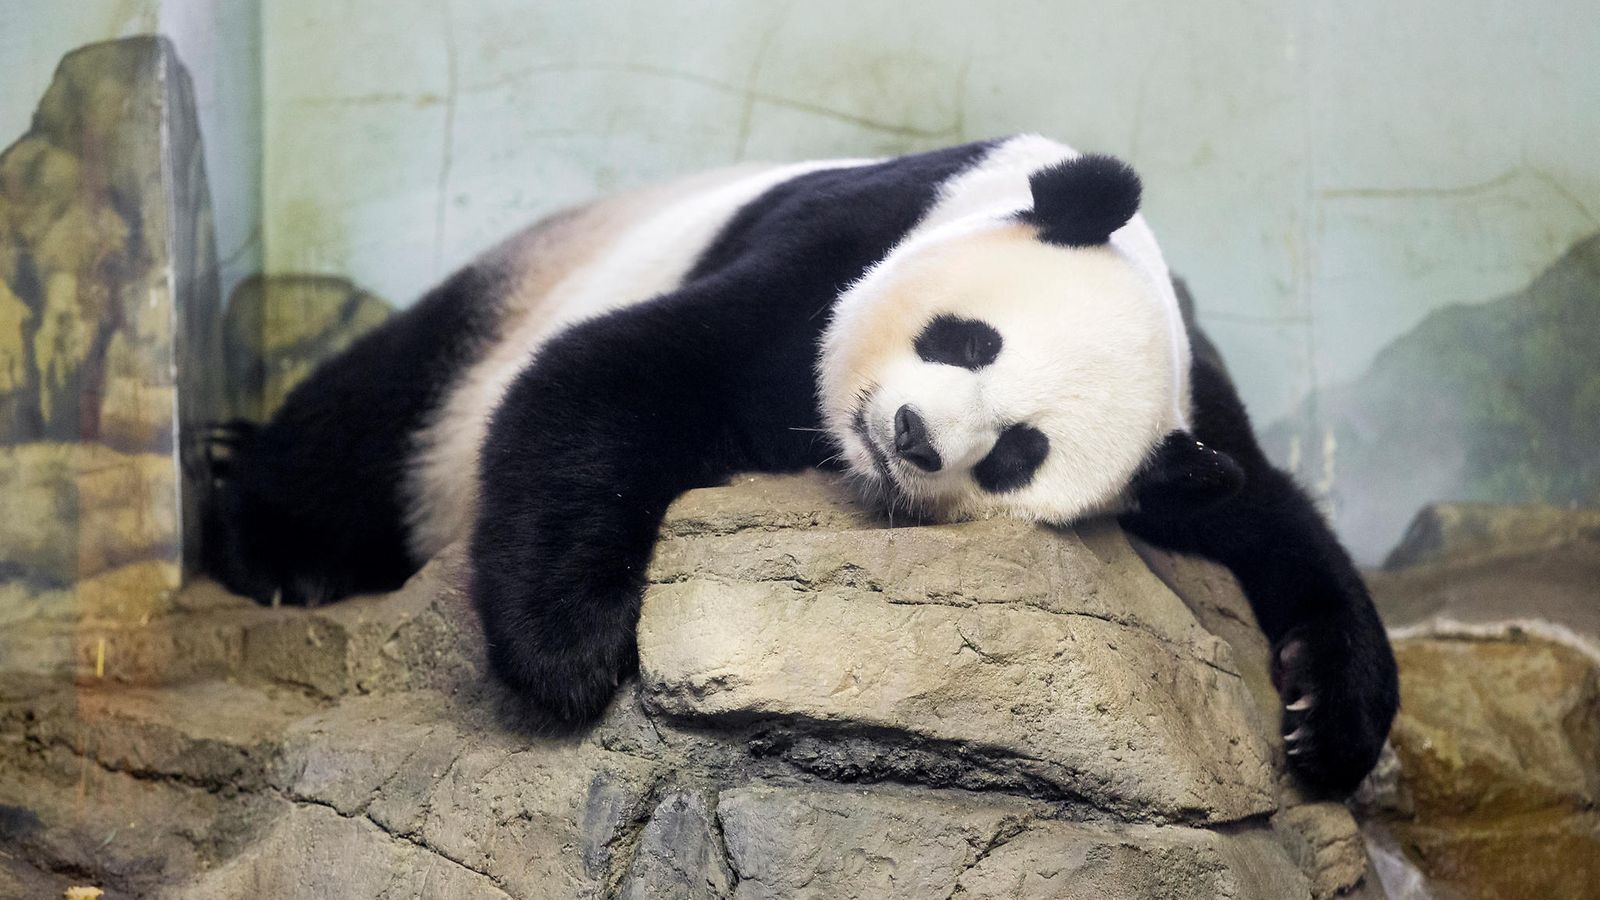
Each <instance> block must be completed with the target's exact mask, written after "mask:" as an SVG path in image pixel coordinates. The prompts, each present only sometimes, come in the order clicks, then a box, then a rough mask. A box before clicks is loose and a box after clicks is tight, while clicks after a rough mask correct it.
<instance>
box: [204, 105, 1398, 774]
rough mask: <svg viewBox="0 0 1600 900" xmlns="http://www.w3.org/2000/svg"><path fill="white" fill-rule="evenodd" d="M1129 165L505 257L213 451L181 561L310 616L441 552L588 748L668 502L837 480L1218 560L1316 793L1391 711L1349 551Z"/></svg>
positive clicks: (697, 197)
mask: <svg viewBox="0 0 1600 900" xmlns="http://www.w3.org/2000/svg"><path fill="white" fill-rule="evenodd" d="M1138 202H1139V182H1138V179H1137V177H1136V176H1135V175H1134V174H1133V172H1132V171H1131V170H1129V169H1128V168H1127V167H1126V166H1124V165H1123V164H1121V163H1120V162H1117V161H1116V160H1113V159H1110V158H1107V157H1103V156H1086V155H1080V154H1078V153H1077V152H1076V151H1074V150H1072V149H1071V148H1069V147H1066V146H1064V145H1062V144H1059V143H1056V142H1053V141H1050V140H1046V139H1044V138H1041V137H1037V136H1020V137H1013V138H1009V139H1005V140H999V141H992V142H984V143H976V144H968V145H965V146H960V147H952V148H949V149H945V150H938V151H934V152H930V153H922V154H917V155H913V156H905V157H900V158H897V159H887V160H864V159H863V160H830V161H825V162H811V163H803V164H799V165H790V166H779V167H757V168H745V169H738V170H729V171H722V172H716V173H712V174H708V175H703V176H699V177H694V178H689V179H685V180H682V181H678V182H675V183H671V184H668V185H665V186H663V187H660V188H656V189H652V190H646V191H641V192H637V193H633V194H628V195H624V196H618V197H614V198H610V199H605V200H601V201H598V202H596V203H593V204H592V205H589V206H585V207H582V208H578V209H574V210H571V211H568V212H565V213H562V214H559V215H557V216H555V217H553V218H550V219H548V220H546V221H544V222H541V223H539V224H537V225H534V226H533V227H532V228H530V229H529V230H527V231H525V232H523V233H521V234H519V235H517V236H515V237H513V238H512V239H510V240H509V241H508V242H506V243H505V244H503V245H502V246H500V247H499V248H497V249H495V250H493V251H492V252H490V253H489V254H487V255H486V256H484V257H483V258H482V259H480V260H479V261H478V262H476V263H474V264H472V265H471V266H469V267H467V268H466V269H465V270H463V271H461V272H460V273H458V274H456V275H455V276H453V277H452V278H450V279H449V280H448V281H446V282H445V283H444V284H442V285H441V286H439V287H438V288H436V289H435V290H434V291H433V292H432V293H430V294H428V295H427V296H426V297H424V298H423V299H422V300H421V301H419V302H418V303H417V304H416V305H414V306H413V307H411V308H410V309H408V310H406V311H405V312H404V313H403V314H401V315H399V316H397V317H395V318H394V319H393V320H391V321H390V322H389V323H387V324H386V325H384V326H383V327H381V328H379V329H377V330H376V331H374V332H373V333H371V334H369V335H367V336H366V337H364V338H363V339H361V340H360V341H358V342H357V343H356V344H354V345H353V346H351V347H350V348H349V350H347V351H346V352H345V353H343V354H342V355H340V356H338V357H337V358H334V359H332V360H330V361H328V362H327V363H325V364H324V365H323V366H322V367H321V368H319V369H318V370H317V371H316V373H315V374H314V375H312V376H311V377H310V378H309V379H308V380H307V381H306V382H305V383H303V384H301V385H300V386H299V387H298V388H297V389H296V390H295V391H294V392H293V393H292V394H291V395H290V396H289V398H288V400H287V402H286V403H285V405H284V407H283V408H282V410H280V411H279V412H278V414H277V415H276V416H275V417H274V418H273V420H272V421H271V422H270V423H269V424H267V425H265V426H261V427H259V428H256V427H253V426H249V425H243V424H236V425H234V426H230V427H229V428H227V429H224V431H223V437H222V438H221V442H222V443H223V444H224V445H225V446H224V450H225V452H221V453H219V454H218V456H219V461H218V463H217V467H216V471H215V473H214V474H215V476H216V486H217V491H216V492H215V497H214V500H213V502H212V504H211V506H210V509H209V511H208V515H207V519H208V521H207V528H208V537H209V538H210V539H209V540H208V545H207V546H208V549H207V553H206V557H207V564H208V567H209V568H210V570H211V571H212V572H213V573H215V574H216V576H217V577H219V578H220V579H221V580H222V581H223V582H225V583H226V584H227V585H228V586H229V587H230V588H232V589H233V590H235V591H238V592H240V593H243V594H246V595H249V596H251V597H254V598H257V599H258V600H262V601H266V600H269V599H270V598H272V597H274V596H279V597H281V598H282V599H283V601H284V602H288V603H303V604H316V603H322V602H326V601H330V600H336V599H338V598H340V597H344V596H346V595H349V594H353V593H359V592H367V591H379V590H388V589H392V588H395V587H397V586H398V585H400V584H401V583H402V582H403V581H405V579H406V578H407V577H408V576H409V575H410V574H411V573H412V572H414V571H415V570H416V569H417V568H418V567H419V566H420V565H421V564H422V563H423V562H424V561H426V560H427V559H429V558H430V557H432V556H433V555H434V554H435V553H437V552H438V551H439V550H441V549H442V548H444V547H445V546H446V545H447V544H449V543H450V542H452V541H455V540H457V539H459V538H461V537H465V536H470V540H471V544H470V567H471V592H472V596H473V598H474V601H475V602H476V604H477V608H478V610H479V612H480V614H481V618H482V621H483V627H484V630H485V631H486V633H487V638H488V645H489V648H490V650H489V652H490V659H491V662H492V665H493V669H494V671H495V672H496V673H497V674H498V676H499V677H500V678H501V679H503V680H504V681H506V682H507V683H508V684H510V685H511V686H512V687H513V688H515V689H517V690H518V691H520V692H522V693H523V694H524V695H525V696H526V697H527V698H528V699H529V701H530V702H532V703H533V704H534V705H536V706H537V707H539V708H540V709H542V710H543V711H545V712H546V713H548V714H550V715H552V716H555V717H558V718H561V719H566V720H574V721H582V720H585V719H589V718H592V717H594V716H596V715H598V714H599V712H600V711H601V710H602V709H603V707H604V706H605V705H606V703H607V701H608V700H609V698H610V697H611V695H612V694H613V692H614V689H615V687H616V685H617V684H618V681H619V680H620V679H621V678H622V677H624V676H625V675H627V674H628V673H629V672H630V671H631V670H632V669H633V668H634V667H635V665H636V653H635V646H634V631H635V625H636V623H637V621H638V617H639V603H640V594H641V590H642V587H643V580H644V573H645V567H646V564H647V562H648V561H649V558H650V554H651V549H652V546H653V544H654V542H655V538H656V532H657V527H658V526H659V524H660V522H661V519H662V515H663V513H664V512H665V510H666V508H667V506H668V504H669V503H671V502H672V500H673V499H674V498H675V497H677V496H678V495H679V494H681V493H683V492H684V491H687V490H689V489H691V488H694V487H700V486H706V485H712V484H716V483H718V482H721V481H723V480H724V479H726V478H727V477H728V476H730V475H731V474H733V473H737V472H757V471H764V472H779V471H792V470H796V469H803V468H808V467H823V468H833V469H839V470H843V472H844V473H845V475H846V476H847V477H848V479H849V480H850V481H851V482H853V483H854V484H856V485H858V486H859V488H860V490H861V491H862V492H863V493H864V494H866V495H867V496H868V497H869V498H870V499H872V500H874V501H875V502H877V503H878V504H880V505H881V506H883V507H885V508H889V509H898V510H900V511H902V512H905V513H910V514H913V515H916V516H918V517H924V518H928V519H934V520H938V519H956V518H966V517H983V516H996V515H999V516H1014V517H1020V518H1023V519H1029V520H1035V521H1040V522H1054V523H1067V522H1072V521H1074V520H1077V519H1081V518H1084V517H1088V516H1096V515H1117V516H1119V517H1120V519H1121V522H1122V524H1123V525H1124V526H1125V527H1126V528H1127V529H1128V530H1129V531H1131V532H1133V533H1134V534H1136V535H1138V536H1140V537H1142V538H1144V539H1145V540H1148V541H1150V542H1152V543H1154V544H1157V545H1160V546H1163V547H1168V548H1171V549H1173V550H1178V551H1184V552H1190V553H1195V554H1199V555H1201V556H1205V557H1209V558H1211V559H1214V560H1217V561H1219V562H1221V563H1223V564H1224V565H1226V566H1228V567H1229V568H1230V569H1232V571H1233V572H1234V574H1235V575H1236V576H1237V577H1238V579H1239V581H1240V583H1241V584H1242V585H1243V587H1244V590H1245V592H1246V593H1247V595H1248V596H1249V599H1250V603H1251V605H1252V606H1253V607H1254V609H1255V612H1256V616H1257V618H1258V619H1259V620H1260V623H1261V627H1262V629H1263V630H1264V631H1265V632H1266V635H1267V637H1268V638H1269V639H1270V640H1271V641H1272V652H1273V658H1272V671H1273V676H1274V681H1275V683H1276V684H1277V686H1278V690H1279V692H1280V694H1281V695H1282V697H1283V700H1284V704H1285V705H1284V712H1283V729H1284V732H1285V734H1286V746H1287V749H1288V753H1289V754H1290V762H1291V765H1292V766H1293V768H1294V769H1295V770H1296V771H1297V772H1298V773H1299V774H1300V776H1301V777H1302V778H1303V780H1304V781H1305V782H1306V783H1308V784H1309V785H1310V786H1312V787H1315V788H1323V789H1328V790H1333V791H1348V790H1349V789H1351V788H1353V787H1354V786H1355V785H1356V783H1357V782H1358V781H1359V780H1360V779H1361V778H1362V776H1363V775H1365V774H1366V772H1367V771H1368V770H1369V769H1370V768H1371V767H1372V765H1373V763H1374V761H1375V760H1376V758H1377V755H1378V751H1379V749H1380V747H1381V745H1382V743H1383V740H1384V738H1385V736H1386V735H1387V733H1388V730H1389V725H1390V722H1391V720H1392V719H1393V716H1394V713H1395V708H1396V705H1397V679H1396V674H1395V664H1394V658H1393V656H1392V654H1391V652H1390V649H1389V645H1388V642H1387V640H1386V638H1385V635H1384V631H1383V627H1382V625H1381V623H1380V622H1379V619H1378V616H1377V614H1376V612H1375V611H1374V609H1373V606H1372V602H1371V600H1370V599H1369V598H1368V595H1367V592H1366V589H1365V588H1364V586H1363V585H1362V582H1361V579H1360V577H1359V575H1358V574H1357V572H1356V570H1355V568H1354V566H1353V565H1352V563H1351V561H1350V559H1349V557H1348V556H1347V555H1346V553H1345V552H1344V550H1343V549H1342V548H1341V547H1340V546H1339V544H1338V543H1337V541H1336V540H1335V538H1334V537H1333V535H1332V534H1331V533H1330V531H1329V529H1328V527H1327V525H1326V524H1325V523H1324V521H1323V520H1322V518H1321V517H1320V516H1319V515H1318V514H1317V512H1316V511H1315V509H1314V508H1313V507H1312V504H1311V503H1310V502H1309V501H1308V499H1307V498H1306V496H1305V495H1304V494H1303V493H1302V492H1301V491H1300V490H1299V489H1298V488H1297V487H1296V486H1295V485H1294V483H1293V482H1292V481H1291V480H1290V479H1289V478H1288V477H1287V476H1286V475H1285V474H1284V473H1282V472H1280V471H1278V470H1276V469H1274V468H1273V467H1272V466H1271V465H1270V464H1269V463H1268V461H1267V460H1266V458H1265V457H1264V456H1263V455H1262V452H1261V450H1260V448H1259V447H1258V446H1257V444H1256V440H1255V437H1254V435H1253V433H1252V431H1251V427H1250V422H1249V420H1248V418H1247V417H1246V415H1245V411H1244V409H1243V407H1242V406H1241V405H1240V402H1239V399H1238V397H1237V396H1236V395H1235V393H1234V391H1233V389H1232V387H1231V385H1230V383H1229V381H1228V380H1227V378H1226V376H1225V374H1224V372H1223V371H1222V370H1221V368H1220V367H1219V366H1218V365H1217V364H1215V362H1214V361H1213V360H1212V359H1211V358H1209V356H1208V355H1207V354H1197V353H1193V352H1192V345H1193V344H1198V345H1200V346H1204V344H1203V342H1204V338H1203V337H1201V336H1199V335H1198V334H1195V335H1190V334H1188V333H1187V332H1186V329H1185V327H1184V325H1183V321H1182V319H1181V317H1180V312H1179V309H1178V304H1177V300H1176V297H1175V295H1174V290H1173V285H1172V282H1171V280H1170V277H1169V275H1168V272H1167V268H1166V264H1165V263H1164V262H1163V260H1162V257H1161V251H1160V249H1159V248H1158V247H1157V245H1156V242H1155V238H1154V236H1153V235H1152V234H1151V232H1150V229H1149V228H1148V227H1147V226H1146V224H1145V222H1144V220H1143V218H1142V217H1140V216H1139V215H1138V214H1137V207H1138Z"/></svg>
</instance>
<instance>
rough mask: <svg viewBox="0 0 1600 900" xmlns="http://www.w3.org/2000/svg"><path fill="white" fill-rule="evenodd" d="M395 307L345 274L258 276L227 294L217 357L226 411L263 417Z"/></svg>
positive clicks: (254, 418)
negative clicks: (224, 379) (223, 371)
mask: <svg viewBox="0 0 1600 900" xmlns="http://www.w3.org/2000/svg"><path fill="white" fill-rule="evenodd" d="M393 314H394V310H393V309H392V308H391V307H390V306H389V304H388V303H386V302H385V301H384V300H383V299H382V298H381V297H378V296H376V295H374V294H370V293H368V292H366V291H364V290H362V289H360V288H358V287H356V286H355V285H353V284H351V283H350V282H349V281H347V280H345V279H343V278H335V277H332V276H326V275H257V276H254V277H252V278H248V279H246V280H245V281H244V282H242V283H241V284H240V285H239V287H238V288H236V289H234V292H233V294H232V295H231V296H230V297H229V298H228V310H227V313H226V314H225V315H224V317H223V321H222V358H223V360H224V362H226V364H227V371H228V385H227V389H228V390H227V392H228V414H229V416H230V417H231V418H240V419H249V420H251V421H256V422H264V421H266V420H267V419H269V418H271V416H272V414H273V413H274V412H276V411H277V409H278V407H279V406H281V405H282V404H283V400H284V398H285V397H287V396H289V392H290V391H291V390H294V386H295V385H297V384H299V383H300V382H301V381H303V380H304V379H305V377H306V376H307V375H310V374H311V370H312V369H314V368H316V366H317V364H318V363H320V362H322V361H323V360H325V359H327V358H329V357H331V356H333V355H335V354H337V353H338V352H340V351H341V350H343V349H345V348H346V347H348V346H350V344H351V343H352V342H354V341H355V339H356V338H358V337H360V336H362V335H363V334H366V333H367V332H368V331H371V330H372V329H374V328H376V327H378V326H379V325H382V324H383V322H384V321H385V320H386V319H388V318H389V317H390V316H391V315H393Z"/></svg>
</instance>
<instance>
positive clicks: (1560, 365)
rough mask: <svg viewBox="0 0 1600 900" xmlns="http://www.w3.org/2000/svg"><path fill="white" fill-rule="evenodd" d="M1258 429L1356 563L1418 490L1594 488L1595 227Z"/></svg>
mask: <svg viewBox="0 0 1600 900" xmlns="http://www.w3.org/2000/svg"><path fill="white" fill-rule="evenodd" d="M1264 439H1265V441H1266V444H1267V448H1268V452H1269V453H1271V454H1272V455H1273V457H1274V458H1275V459H1277V460H1278V461H1280V462H1284V463H1287V464H1288V465H1289V466H1290V468H1291V469H1293V470H1295V471H1296V473H1297V474H1298V475H1299V476H1300V477H1301V479H1302V480H1303V481H1304V482H1305V483H1306V484H1308V485H1310V486H1312V487H1314V488H1316V489H1317V490H1318V491H1319V493H1321V494H1322V495H1323V497H1324V499H1325V500H1326V501H1327V503H1328V506H1329V509H1330V511H1331V513H1332V515H1333V518H1334V522H1335V524H1336V525H1337V527H1338V529H1339V533H1340V534H1341V535H1342V536H1343V537H1344V539H1345V540H1346V542H1347V543H1348V544H1349V545H1350V547H1351V550H1352V551H1353V552H1354V553H1355V554H1356V556H1357V557H1358V558H1359V559H1361V560H1362V561H1363V562H1368V563H1371V562H1376V561H1378V560H1379V559H1381V557H1382V555H1383V553H1385V552H1386V551H1387V550H1388V549H1389V548H1390V547H1392V546H1393V545H1394V543H1395V541H1396V540H1397V539H1398V538H1399V537H1400V535H1401V532H1402V531H1403V529H1404V528H1405V525H1406V523H1407V522H1408V521H1409V520H1410V518H1411V516H1412V515H1413V514H1414V513H1415V512H1416V511H1417V509H1418V508H1419V507H1420V506H1422V505H1423V504H1424V503H1427V502H1430V501H1434V500H1482V501H1496V502H1529V501H1544V502H1547V503H1556V504H1569V503H1586V504H1593V503H1595V502H1597V501H1600V234H1595V235H1591V236H1590V237H1588V238H1585V239H1584V240H1582V241H1579V242H1578V243H1577V244H1576V245H1574V246H1573V247H1572V248H1571V249H1570V250H1568V251H1567V252H1566V253H1565V254H1564V255H1563V256H1561V258H1560V259H1558V260H1556V262H1555V263H1553V264H1552V265H1551V266H1550V267H1549V268H1548V269H1546V270H1545V271H1544V272H1543V273H1541V274H1540V275H1539V276H1538V277H1537V278H1535V279H1534V280H1533V282H1532V283H1530V284H1529V285H1528V286H1527V287H1526V288H1524V289H1523V290H1522V291H1520V292H1517V293H1515V294H1512V295H1510V296H1506V297H1502V298H1500V299H1497V300H1493V301H1491V302H1488V303H1483V304H1473V305H1467V304H1460V305H1455V306H1448V307H1445V308H1443V309H1439V310H1437V311H1435V312H1433V313H1432V314H1430V315H1429V316H1428V317H1427V318H1426V319H1424V320H1423V321H1422V322H1421V323H1420V324H1419V325H1418V326H1417V327H1416V328H1414V329H1413V330H1412V331H1410V332H1409V333H1407V334H1405V335H1403V336H1402V337H1400V338H1398V339H1396V340H1395V341H1394V342H1393V343H1391V344H1390V345H1389V346H1388V347H1386V348H1384V350H1383V351H1382V352H1380V353H1379V354H1378V356H1377V358H1376V359H1375V360H1374V361H1373V363H1372V365H1371V367H1369V368H1368V369H1367V371H1366V373H1365V374H1363V375H1362V376H1361V377H1360V378H1358V379H1356V380H1355V381H1354V382H1351V383H1349V384H1345V385H1341V386H1338V387H1333V388H1329V389H1325V390H1322V391H1320V392H1318V393H1317V394H1316V395H1314V396H1313V397H1311V398H1309V399H1307V400H1306V401H1305V402H1304V403H1302V405H1301V407H1300V409H1299V410H1298V412H1297V413H1296V414H1295V415H1293V416H1290V417H1288V418H1286V419H1284V420H1281V421H1279V422H1278V423H1276V424H1274V425H1273V426H1272V427H1271V428H1269V429H1268V430H1267V433H1266V435H1265V436H1264Z"/></svg>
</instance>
